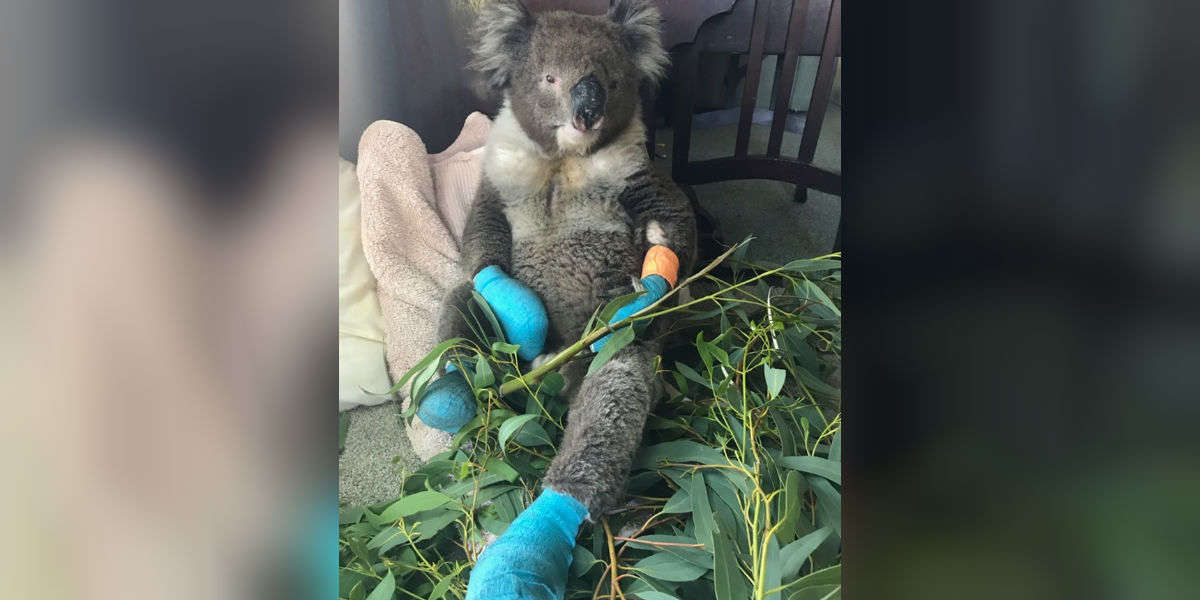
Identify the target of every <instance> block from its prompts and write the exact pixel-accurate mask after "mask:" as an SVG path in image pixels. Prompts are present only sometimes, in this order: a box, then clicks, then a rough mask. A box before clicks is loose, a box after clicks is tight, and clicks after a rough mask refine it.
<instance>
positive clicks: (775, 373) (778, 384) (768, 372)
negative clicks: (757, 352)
mask: <svg viewBox="0 0 1200 600" xmlns="http://www.w3.org/2000/svg"><path fill="white" fill-rule="evenodd" d="M763 376H764V377H765V378H766V380H767V397H768V398H771V399H774V398H775V396H778V395H779V390H782V389H783V382H784V380H785V379H786V378H787V371H785V370H783V369H776V368H775V367H772V366H771V365H767V364H764V365H763Z"/></svg>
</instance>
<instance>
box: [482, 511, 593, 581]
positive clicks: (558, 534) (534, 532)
mask: <svg viewBox="0 0 1200 600" xmlns="http://www.w3.org/2000/svg"><path fill="white" fill-rule="evenodd" d="M587 516H588V511H587V507H585V506H584V505H583V503H581V502H579V501H578V500H576V499H575V498H573V497H571V496H569V495H567V494H561V493H559V492H556V491H554V490H552V489H550V488H546V489H545V490H544V491H542V494H541V495H540V496H538V497H537V499H536V500H534V501H533V504H530V505H529V507H528V508H526V509H525V511H524V512H522V513H521V514H520V515H518V516H517V518H516V520H515V521H513V522H512V524H511V525H509V526H508V529H507V530H505V531H504V534H503V535H501V536H500V537H499V538H497V539H496V541H494V542H492V543H491V545H489V546H488V547H487V549H485V550H484V551H483V554H481V555H480V556H479V560H478V561H476V562H475V568H474V569H472V570H471V578H470V582H469V583H468V585H467V600H561V598H562V597H563V595H564V594H565V593H566V587H567V569H568V568H570V566H571V551H572V550H573V549H574V548H575V536H576V535H577V534H578V533H579V526H580V525H581V524H582V523H583V521H584V519H586V518H587Z"/></svg>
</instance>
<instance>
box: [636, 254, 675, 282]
mask: <svg viewBox="0 0 1200 600" xmlns="http://www.w3.org/2000/svg"><path fill="white" fill-rule="evenodd" d="M648 275H662V278H663V279H666V280H667V283H669V284H671V287H675V282H676V281H678V280H679V257H678V256H675V253H674V252H672V251H671V249H670V248H668V247H666V246H658V245H655V246H650V249H649V250H647V251H646V260H645V261H644V262H643V263H642V277H643V278H645V277H646V276H648Z"/></svg>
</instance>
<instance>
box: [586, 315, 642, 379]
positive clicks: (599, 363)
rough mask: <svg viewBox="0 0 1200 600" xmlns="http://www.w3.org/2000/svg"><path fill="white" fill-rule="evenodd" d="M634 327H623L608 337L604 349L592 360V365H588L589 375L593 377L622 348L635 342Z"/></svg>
mask: <svg viewBox="0 0 1200 600" xmlns="http://www.w3.org/2000/svg"><path fill="white" fill-rule="evenodd" d="M633 338H634V335H633V327H628V326H627V327H622V328H621V329H618V330H616V331H614V332H612V333H611V334H609V336H608V341H607V342H605V343H604V347H603V348H601V349H600V351H599V352H597V353H596V357H595V358H593V359H592V364H590V365H588V370H587V374H588V375H591V374H592V373H595V372H596V371H599V370H600V367H603V366H604V363H606V362H608V360H609V359H610V358H612V357H613V356H614V355H616V353H617V352H619V351H620V350H621V349H622V348H624V347H625V346H628V345H629V343H630V342H632V341H633Z"/></svg>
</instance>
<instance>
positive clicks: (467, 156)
mask: <svg viewBox="0 0 1200 600" xmlns="http://www.w3.org/2000/svg"><path fill="white" fill-rule="evenodd" d="M490 127H491V121H490V120H488V118H487V117H486V116H485V115H483V114H482V113H472V114H471V115H470V116H468V117H467V119H466V122H465V123H464V124H463V130H462V132H461V133H460V134H459V137H458V139H457V140H455V142H454V143H453V144H451V146H450V147H449V148H447V149H446V150H445V151H443V152H440V153H438V154H434V155H429V154H427V153H426V150H425V144H424V143H423V142H422V141H421V138H420V136H418V135H417V134H416V132H414V131H413V130H411V129H409V128H408V127H405V126H404V125H401V124H399V123H396V122H393V121H376V122H375V123H372V124H371V126H370V127H368V128H367V129H366V131H364V132H363V135H362V138H361V139H360V140H359V145H358V178H359V186H360V189H361V191H362V244H363V251H364V253H365V254H366V258H367V264H369V265H370V267H371V271H372V272H373V273H374V274H375V279H376V282H377V291H378V296H379V305H380V308H381V309H382V311H383V329H384V338H385V339H386V341H387V363H388V370H389V371H390V372H391V375H392V378H393V380H395V379H398V378H399V377H400V376H402V375H403V374H404V373H405V372H406V371H408V369H410V368H411V367H412V366H413V365H414V364H416V363H417V361H419V360H420V359H421V358H423V357H424V356H425V355H426V354H427V353H428V352H429V350H430V349H432V348H433V345H434V344H435V342H436V341H437V340H435V339H434V336H435V334H436V331H435V329H436V324H437V318H438V312H439V310H440V309H441V303H442V300H443V298H445V296H446V294H447V293H448V292H449V291H450V290H451V289H452V288H453V287H455V286H456V285H458V284H459V283H461V282H463V281H466V280H467V274H466V273H464V272H462V270H461V269H460V268H459V266H458V257H459V246H458V243H459V239H460V238H461V236H462V229H463V226H464V225H465V223H466V215H467V212H468V210H469V209H470V205H471V200H472V199H473V198H474V196H475V189H476V187H478V185H479V178H480V174H481V172H482V162H481V161H482V158H483V155H482V152H481V150H482V148H483V146H484V143H485V142H486V140H487V134H488V130H489V128H490ZM401 400H402V402H403V405H404V406H406V407H407V405H408V403H409V401H410V399H409V398H408V390H402V391H401ZM408 435H409V439H410V440H411V441H412V444H413V450H414V451H415V452H416V453H417V455H418V456H420V457H421V458H422V459H425V460H428V459H429V457H431V456H433V455H434V454H437V453H438V452H441V451H443V450H445V449H446V448H447V447H448V446H449V444H450V439H451V436H450V434H448V433H445V432H443V431H439V430H437V429H434V428H432V427H428V426H426V425H425V424H424V423H421V421H420V420H419V419H416V418H414V419H413V422H412V424H411V425H410V426H409V428H408Z"/></svg>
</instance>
